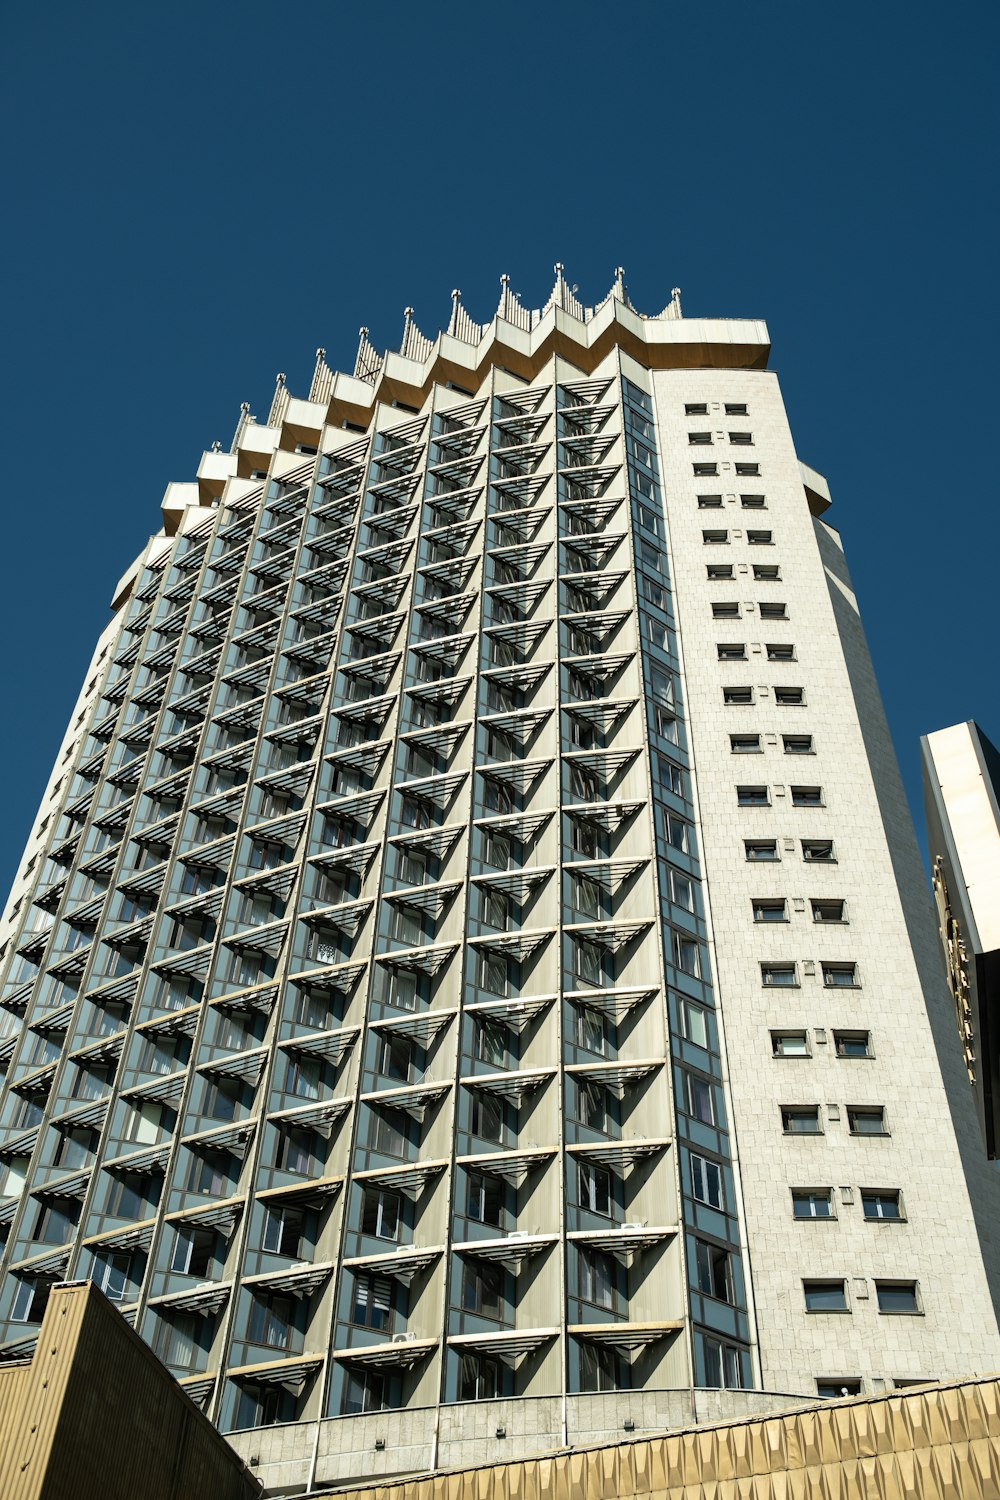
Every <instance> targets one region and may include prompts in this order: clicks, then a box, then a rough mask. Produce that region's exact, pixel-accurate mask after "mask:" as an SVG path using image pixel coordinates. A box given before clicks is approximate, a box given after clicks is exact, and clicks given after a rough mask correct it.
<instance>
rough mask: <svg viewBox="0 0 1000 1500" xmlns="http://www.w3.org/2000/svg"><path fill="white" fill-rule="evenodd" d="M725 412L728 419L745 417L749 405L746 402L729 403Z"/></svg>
mask: <svg viewBox="0 0 1000 1500" xmlns="http://www.w3.org/2000/svg"><path fill="white" fill-rule="evenodd" d="M725 412H726V416H727V417H745V416H746V414H747V404H746V402H745V401H727V402H726V406H725Z"/></svg>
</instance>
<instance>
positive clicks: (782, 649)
mask: <svg viewBox="0 0 1000 1500" xmlns="http://www.w3.org/2000/svg"><path fill="white" fill-rule="evenodd" d="M764 650H765V651H766V652H767V659H768V661H794V660H795V647H794V646H784V645H781V644H780V642H778V641H768V642H767V643H766V644H765V646H764Z"/></svg>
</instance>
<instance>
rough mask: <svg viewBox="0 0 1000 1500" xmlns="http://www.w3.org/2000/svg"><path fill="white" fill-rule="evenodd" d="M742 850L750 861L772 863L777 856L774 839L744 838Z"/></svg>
mask: <svg viewBox="0 0 1000 1500" xmlns="http://www.w3.org/2000/svg"><path fill="white" fill-rule="evenodd" d="M743 851H744V854H745V855H746V858H747V859H748V860H750V861H751V862H752V863H757V864H772V863H774V861H775V860H776V859H777V858H778V845H777V843H776V841H775V840H774V839H744V840H743Z"/></svg>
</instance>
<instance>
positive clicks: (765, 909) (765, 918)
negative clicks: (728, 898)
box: [751, 897, 788, 922]
mask: <svg viewBox="0 0 1000 1500" xmlns="http://www.w3.org/2000/svg"><path fill="white" fill-rule="evenodd" d="M751 904H752V906H753V919H754V921H755V922H787V920H788V917H787V915H786V911H785V902H784V900H783V899H779V898H775V899H773V900H772V899H771V898H770V897H767V898H764V897H759V898H758V899H757V900H755V901H753V902H752V903H751Z"/></svg>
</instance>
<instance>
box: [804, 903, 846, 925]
mask: <svg viewBox="0 0 1000 1500" xmlns="http://www.w3.org/2000/svg"><path fill="white" fill-rule="evenodd" d="M811 906H812V919H813V921H814V922H846V920H847V918H846V916H845V915H844V902H843V901H813V902H812V903H811Z"/></svg>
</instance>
